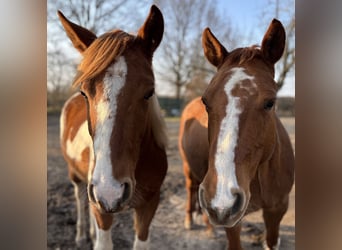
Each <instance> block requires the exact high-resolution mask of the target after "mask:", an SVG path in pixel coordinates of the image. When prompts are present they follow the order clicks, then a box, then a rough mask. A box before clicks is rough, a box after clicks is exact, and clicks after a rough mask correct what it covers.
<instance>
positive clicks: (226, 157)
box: [211, 68, 253, 209]
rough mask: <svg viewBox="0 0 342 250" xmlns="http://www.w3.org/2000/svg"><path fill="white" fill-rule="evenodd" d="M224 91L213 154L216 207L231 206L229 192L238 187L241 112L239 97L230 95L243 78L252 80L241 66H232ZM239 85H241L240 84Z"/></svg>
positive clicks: (233, 198)
mask: <svg viewBox="0 0 342 250" xmlns="http://www.w3.org/2000/svg"><path fill="white" fill-rule="evenodd" d="M231 71H232V74H231V77H230V79H229V80H228V82H227V83H226V84H225V87H224V91H225V93H226V95H227V98H228V105H227V106H226V116H225V117H224V118H223V119H222V122H221V125H220V131H219V135H218V141H217V147H216V148H217V149H216V155H215V168H216V172H217V186H216V194H215V197H214V198H213V200H212V201H211V204H212V206H213V207H216V208H221V209H224V208H227V207H232V206H233V204H234V201H235V197H234V195H233V194H232V193H231V189H232V188H238V187H239V185H238V182H237V179H236V174H235V163H234V158H235V147H236V144H237V140H238V134H239V115H240V113H241V112H242V110H241V108H240V107H239V103H240V98H239V97H235V96H233V95H232V93H231V92H232V90H233V89H234V88H235V87H236V86H237V85H239V84H240V83H241V82H242V81H243V80H253V77H252V76H249V75H247V74H246V73H245V72H244V69H243V68H234V69H232V70H231ZM240 86H241V85H240Z"/></svg>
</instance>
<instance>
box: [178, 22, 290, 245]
mask: <svg viewBox="0 0 342 250" xmlns="http://www.w3.org/2000/svg"><path fill="white" fill-rule="evenodd" d="M202 44H203V48H204V53H205V56H206V57H207V59H208V60H209V62H210V63H212V64H213V65H214V66H216V67H217V73H216V74H215V76H214V77H213V79H212V80H211V82H210V84H209V86H208V88H207V89H206V91H205V93H204V94H203V96H202V100H200V99H199V98H198V99H195V100H193V101H192V102H191V103H190V104H188V106H187V107H186V108H185V109H184V111H183V114H182V117H181V125H180V136H179V149H180V152H181V156H182V159H183V168H184V173H185V175H186V188H187V192H188V203H187V215H186V218H185V225H186V226H187V227H190V226H191V224H192V212H193V211H194V209H195V205H196V198H197V197H196V194H197V192H198V199H199V203H200V206H201V208H202V210H203V211H204V212H205V214H206V215H207V216H208V217H209V220H210V222H211V223H212V224H213V225H218V226H223V227H225V231H226V235H227V237H228V240H229V249H242V247H241V242H240V230H241V219H242V217H243V216H244V215H245V214H247V213H250V212H253V211H256V210H258V209H260V208H262V209H263V218H264V222H265V226H266V244H267V246H265V247H266V248H268V249H276V248H277V247H279V244H280V238H279V224H280V221H281V219H282V217H283V215H284V214H285V212H286V211H287V208H288V202H289V192H290V190H291V188H292V185H293V182H294V154H293V150H292V146H291V143H290V140H289V137H288V134H287V132H286V130H285V128H284V127H283V125H282V124H281V122H280V120H279V118H278V117H277V116H276V114H275V110H274V103H275V100H276V94H277V85H276V83H275V81H274V64H275V63H276V62H277V61H278V60H279V59H280V57H281V56H282V54H283V50H284V46H285V30H284V28H283V26H282V24H281V23H280V22H279V21H278V20H275V19H274V20H273V21H272V22H271V24H270V26H269V28H268V30H267V31H266V33H265V35H264V38H263V40H262V44H261V47H258V46H252V47H248V48H238V49H235V50H233V51H231V52H228V51H227V50H226V49H225V47H223V45H222V44H221V43H220V42H219V41H218V40H217V38H216V37H215V36H214V35H213V34H212V33H211V31H210V30H209V29H208V28H207V29H205V30H204V32H203V37H202ZM202 102H203V103H202Z"/></svg>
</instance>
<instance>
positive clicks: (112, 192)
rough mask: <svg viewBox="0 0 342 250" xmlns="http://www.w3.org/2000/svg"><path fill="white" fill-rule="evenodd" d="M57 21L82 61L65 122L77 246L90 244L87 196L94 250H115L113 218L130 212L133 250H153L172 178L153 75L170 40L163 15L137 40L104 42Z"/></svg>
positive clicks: (123, 36)
mask: <svg viewBox="0 0 342 250" xmlns="http://www.w3.org/2000/svg"><path fill="white" fill-rule="evenodd" d="M58 15H59V18H60V20H61V23H62V25H63V27H64V29H65V31H66V33H67V35H68V37H69V38H70V40H71V42H72V43H73V45H74V47H75V48H76V49H77V50H78V51H79V52H80V53H81V54H82V56H83V59H82V61H81V63H80V64H79V66H78V74H77V75H76V78H75V81H74V86H79V87H80V93H77V94H75V95H73V96H72V97H71V98H70V99H69V100H68V101H67V102H66V103H65V105H64V107H63V110H62V113H61V118H60V141H61V148H62V152H63V155H64V158H65V160H66V162H67V163H68V170H69V178H70V180H71V182H72V183H73V185H74V188H75V196H76V203H77V217H78V218H77V235H76V244H77V245H78V246H79V247H82V244H83V243H84V242H85V241H86V240H87V235H86V231H87V229H86V228H85V227H86V221H85V211H86V210H85V209H86V206H87V204H88V201H87V193H88V199H89V201H90V202H89V204H90V209H89V210H90V215H91V216H90V218H91V223H90V224H91V228H90V235H91V238H92V239H93V240H94V238H95V242H93V243H94V249H113V243H112V239H111V227H112V222H113V214H114V213H117V212H119V211H122V210H124V209H127V208H134V210H135V218H134V227H135V240H134V249H147V248H148V242H149V226H150V223H151V221H152V219H153V216H154V214H155V212H156V209H157V206H158V204H159V198H160V187H161V185H162V183H163V180H164V178H165V175H166V172H167V158H166V152H165V150H166V146H167V136H166V127H165V123H164V120H163V118H162V116H161V111H160V107H159V104H158V100H157V97H156V96H155V95H154V88H155V82H154V74H153V70H152V56H153V53H154V51H155V50H156V49H157V47H158V45H159V44H160V42H161V40H162V36H163V32H164V21H163V16H162V13H161V12H160V10H159V9H158V8H157V7H156V6H154V5H153V6H152V7H151V9H150V13H149V15H148V17H147V19H146V21H145V23H144V24H143V25H142V27H141V28H140V29H139V31H138V33H137V35H136V36H134V35H131V34H128V33H126V32H124V31H121V30H113V31H110V32H107V33H105V34H103V35H101V36H99V37H97V36H96V35H95V34H94V33H92V32H91V31H89V30H87V29H86V28H84V27H81V26H79V25H77V24H75V23H73V22H71V21H69V20H68V19H67V18H66V17H65V16H64V15H63V14H62V13H61V12H58ZM94 228H95V229H94ZM95 234H96V235H95Z"/></svg>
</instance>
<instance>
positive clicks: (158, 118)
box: [149, 95, 168, 149]
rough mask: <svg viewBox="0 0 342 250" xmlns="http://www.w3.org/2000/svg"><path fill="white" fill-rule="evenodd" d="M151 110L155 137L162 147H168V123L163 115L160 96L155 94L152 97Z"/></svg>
mask: <svg viewBox="0 0 342 250" xmlns="http://www.w3.org/2000/svg"><path fill="white" fill-rule="evenodd" d="M149 111H150V112H149V113H150V118H151V126H152V134H153V137H154V139H155V140H156V143H157V145H158V146H159V147H160V148H165V149H166V147H167V144H168V139H167V133H166V125H165V121H164V119H163V117H162V114H161V110H160V106H159V102H158V98H157V96H156V95H153V96H152V97H151V103H150V105H149Z"/></svg>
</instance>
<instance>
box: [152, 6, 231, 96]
mask: <svg viewBox="0 0 342 250" xmlns="http://www.w3.org/2000/svg"><path fill="white" fill-rule="evenodd" d="M154 2H155V3H156V4H158V5H159V6H160V7H161V10H162V12H163V14H164V18H165V34H164V38H163V42H162V43H161V48H160V53H159V55H160V54H161V55H160V56H159V58H161V59H160V60H158V61H157V65H158V67H156V70H157V73H158V74H159V75H160V76H161V78H162V80H163V81H166V82H168V83H170V84H172V85H173V86H174V87H175V95H176V98H177V99H180V97H181V94H182V88H183V87H184V86H185V85H186V84H187V83H190V82H193V80H194V79H195V78H196V75H198V74H200V75H201V77H202V79H203V78H204V79H206V78H209V77H210V76H212V74H213V73H214V68H213V67H212V66H211V65H209V63H207V61H206V60H205V58H204V55H203V49H202V45H201V36H202V31H203V30H204V28H205V27H207V26H209V27H210V28H211V29H213V30H214V32H215V31H217V33H219V34H220V36H219V37H220V39H222V41H224V42H227V44H230V45H231V46H234V45H235V42H234V41H235V40H234V39H233V38H232V36H233V35H235V34H233V31H232V26H231V24H230V21H229V19H228V18H227V17H226V16H225V17H224V18H223V17H221V16H220V15H219V13H218V10H217V9H216V8H217V4H216V1H206V0H188V1H183V0H159V1H154ZM234 37H235V36H234ZM157 53H158V52H157ZM199 86H202V85H201V84H199Z"/></svg>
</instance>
